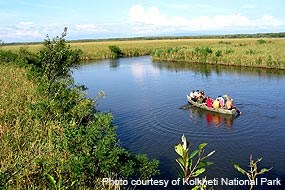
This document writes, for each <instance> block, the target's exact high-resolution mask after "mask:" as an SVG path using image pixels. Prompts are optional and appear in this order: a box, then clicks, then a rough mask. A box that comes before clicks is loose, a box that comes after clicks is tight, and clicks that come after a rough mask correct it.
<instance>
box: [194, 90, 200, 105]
mask: <svg viewBox="0 0 285 190" xmlns="http://www.w3.org/2000/svg"><path fill="white" fill-rule="evenodd" d="M199 95H200V91H199V90H196V91H195V92H194V99H193V101H194V102H197V99H198V97H199Z"/></svg>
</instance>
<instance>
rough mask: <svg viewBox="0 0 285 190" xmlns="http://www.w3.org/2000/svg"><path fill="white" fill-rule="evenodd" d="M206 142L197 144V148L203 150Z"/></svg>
mask: <svg viewBox="0 0 285 190" xmlns="http://www.w3.org/2000/svg"><path fill="white" fill-rule="evenodd" d="M207 144H208V143H202V144H200V145H199V150H200V151H201V150H203V149H204V148H205V146H207Z"/></svg>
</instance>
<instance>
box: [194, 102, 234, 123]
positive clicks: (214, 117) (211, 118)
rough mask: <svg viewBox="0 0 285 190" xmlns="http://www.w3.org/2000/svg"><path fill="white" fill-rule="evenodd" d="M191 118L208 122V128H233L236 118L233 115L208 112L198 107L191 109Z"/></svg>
mask: <svg viewBox="0 0 285 190" xmlns="http://www.w3.org/2000/svg"><path fill="white" fill-rule="evenodd" d="M189 117H190V118H191V119H195V120H196V119H203V120H205V121H206V124H207V126H210V127H216V128H218V127H222V126H226V127H228V128H232V126H233V123H234V119H235V117H234V116H232V115H225V114H219V113H214V112H210V111H206V110H203V109H200V108H197V107H193V106H191V107H189Z"/></svg>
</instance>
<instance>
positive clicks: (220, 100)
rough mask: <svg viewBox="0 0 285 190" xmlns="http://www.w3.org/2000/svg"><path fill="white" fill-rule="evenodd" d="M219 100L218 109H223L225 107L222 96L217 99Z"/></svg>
mask: <svg viewBox="0 0 285 190" xmlns="http://www.w3.org/2000/svg"><path fill="white" fill-rule="evenodd" d="M217 99H218V100H219V103H220V107H221V108H223V107H224V106H225V100H224V98H223V97H222V96H218V98H217Z"/></svg>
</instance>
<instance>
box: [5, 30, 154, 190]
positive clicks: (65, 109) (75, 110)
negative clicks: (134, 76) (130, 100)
mask: <svg viewBox="0 0 285 190" xmlns="http://www.w3.org/2000/svg"><path fill="white" fill-rule="evenodd" d="M47 41H48V43H45V44H44V46H42V47H41V48H40V49H41V52H37V53H36V52H33V53H31V52H29V51H27V49H26V50H25V49H20V50H19V52H17V53H15V52H12V51H5V50H2V49H1V50H0V89H1V94H0V144H1V149H0V189H2V188H3V189H35V188H36V189H62V188H64V189H67V188H74V189H94V187H96V188H97V189H104V188H107V189H115V188H117V187H116V185H112V184H107V185H106V184H103V182H102V180H101V179H102V178H106V177H109V178H112V179H117V178H118V179H119V178H125V179H128V178H130V177H132V178H137V179H138V178H146V179H147V178H150V177H152V176H153V175H155V174H157V173H158V172H159V171H158V169H157V168H158V161H157V160H149V159H148V158H147V156H146V155H143V154H131V153H130V152H129V151H128V150H126V149H124V148H122V147H121V146H120V145H119V140H118V137H117V134H116V126H115V125H114V123H113V116H112V114H111V113H101V112H99V111H97V110H96V101H97V99H98V98H99V97H100V95H98V96H96V97H94V98H92V99H90V98H87V96H86V92H85V91H84V89H85V88H84V87H83V86H77V85H75V84H74V82H73V78H72V77H71V76H70V75H69V73H70V69H71V66H74V65H77V64H78V61H79V59H78V56H79V55H80V51H75V50H72V49H71V48H69V46H68V45H66V43H65V40H64V35H63V36H62V37H61V38H55V39H54V40H53V41H50V40H49V39H47ZM55 53H56V54H55ZM141 168H147V169H146V170H141Z"/></svg>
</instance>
